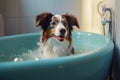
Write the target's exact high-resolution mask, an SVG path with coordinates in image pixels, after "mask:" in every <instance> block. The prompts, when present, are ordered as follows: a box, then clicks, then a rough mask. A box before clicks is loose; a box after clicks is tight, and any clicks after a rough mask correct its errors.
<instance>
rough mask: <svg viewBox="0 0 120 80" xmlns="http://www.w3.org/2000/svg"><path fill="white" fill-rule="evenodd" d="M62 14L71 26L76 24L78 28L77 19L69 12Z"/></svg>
mask: <svg viewBox="0 0 120 80" xmlns="http://www.w3.org/2000/svg"><path fill="white" fill-rule="evenodd" d="M64 16H65V17H66V19H67V21H68V23H69V24H70V25H71V26H77V27H78V28H79V23H78V20H77V18H76V17H75V16H73V15H69V14H65V15H64Z"/></svg>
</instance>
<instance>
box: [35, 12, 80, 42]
mask: <svg viewBox="0 0 120 80" xmlns="http://www.w3.org/2000/svg"><path fill="white" fill-rule="evenodd" d="M35 26H41V28H42V30H43V38H42V42H46V41H47V40H48V39H49V38H51V37H53V38H54V39H55V40H57V41H60V42H62V41H64V40H69V41H72V39H71V31H72V30H73V26H77V27H78V28H79V24H78V21H77V19H76V17H74V16H72V15H69V14H65V15H57V14H56V15H53V14H52V13H42V14H40V15H37V16H36V19H35Z"/></svg>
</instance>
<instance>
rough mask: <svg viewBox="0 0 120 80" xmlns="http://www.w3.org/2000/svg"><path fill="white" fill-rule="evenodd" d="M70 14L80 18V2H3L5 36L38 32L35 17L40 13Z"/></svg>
mask: <svg viewBox="0 0 120 80" xmlns="http://www.w3.org/2000/svg"><path fill="white" fill-rule="evenodd" d="M46 11H47V12H53V13H66V12H68V13H72V14H74V15H75V16H77V18H78V19H79V18H80V0H34V1H33V0H4V14H5V15H4V19H5V22H4V23H5V34H6V35H13V34H20V33H29V32H35V31H39V28H35V27H34V25H33V23H34V18H35V15H37V14H39V13H42V12H46Z"/></svg>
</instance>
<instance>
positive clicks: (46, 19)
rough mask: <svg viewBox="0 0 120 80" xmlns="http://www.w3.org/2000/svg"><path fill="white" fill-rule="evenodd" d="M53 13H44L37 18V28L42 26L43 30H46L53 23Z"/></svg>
mask: <svg viewBox="0 0 120 80" xmlns="http://www.w3.org/2000/svg"><path fill="white" fill-rule="evenodd" d="M52 16H53V14H52V13H42V14H39V15H37V16H36V18H35V23H34V25H35V27H37V26H41V27H42V29H43V30H46V29H47V27H48V26H49V23H50V21H51V17H52Z"/></svg>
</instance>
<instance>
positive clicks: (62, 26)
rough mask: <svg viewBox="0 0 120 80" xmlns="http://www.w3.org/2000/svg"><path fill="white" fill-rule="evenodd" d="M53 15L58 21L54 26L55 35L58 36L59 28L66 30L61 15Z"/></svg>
mask: <svg viewBox="0 0 120 80" xmlns="http://www.w3.org/2000/svg"><path fill="white" fill-rule="evenodd" d="M53 17H56V18H57V19H58V21H59V23H58V24H57V26H56V30H55V35H56V36H59V35H60V30H61V29H65V30H66V28H65V26H64V25H63V23H62V16H61V15H58V14H56V15H54V16H53ZM66 35H67V33H65V36H66Z"/></svg>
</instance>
